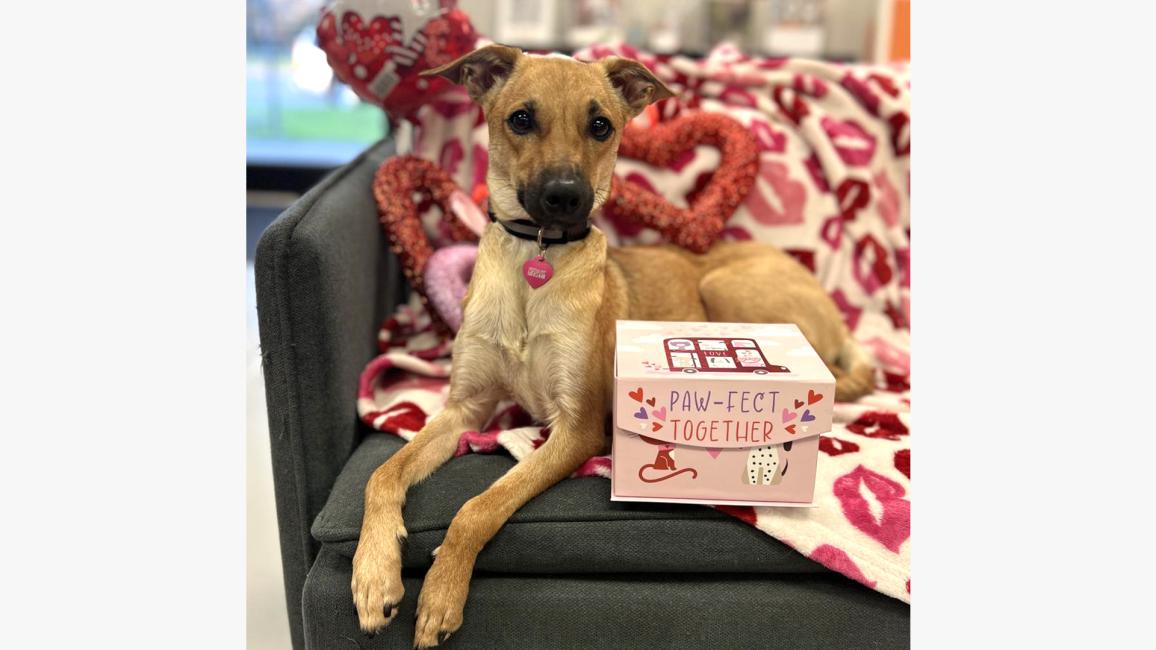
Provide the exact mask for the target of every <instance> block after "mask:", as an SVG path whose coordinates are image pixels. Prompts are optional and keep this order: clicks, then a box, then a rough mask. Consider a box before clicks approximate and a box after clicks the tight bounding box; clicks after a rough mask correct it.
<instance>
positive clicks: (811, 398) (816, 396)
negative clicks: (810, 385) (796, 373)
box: [807, 390, 823, 405]
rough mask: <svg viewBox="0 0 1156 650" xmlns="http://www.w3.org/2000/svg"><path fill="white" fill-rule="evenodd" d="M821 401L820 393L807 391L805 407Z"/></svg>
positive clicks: (821, 395)
mask: <svg viewBox="0 0 1156 650" xmlns="http://www.w3.org/2000/svg"><path fill="white" fill-rule="evenodd" d="M822 399H823V394H822V393H816V392H815V391H814V390H808V391H807V405H811V404H814V403H815V402H818V401H821V400H822Z"/></svg>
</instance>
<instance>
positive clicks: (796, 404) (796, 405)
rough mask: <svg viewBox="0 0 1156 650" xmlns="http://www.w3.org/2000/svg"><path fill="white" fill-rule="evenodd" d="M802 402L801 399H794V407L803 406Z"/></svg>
mask: <svg viewBox="0 0 1156 650" xmlns="http://www.w3.org/2000/svg"><path fill="white" fill-rule="evenodd" d="M803 403H804V402H803V400H801V399H797V400H795V408H799V407H801V406H803Z"/></svg>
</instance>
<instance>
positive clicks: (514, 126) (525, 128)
mask: <svg viewBox="0 0 1156 650" xmlns="http://www.w3.org/2000/svg"><path fill="white" fill-rule="evenodd" d="M506 122H507V123H508V124H509V125H510V130H511V131H513V132H514V133H517V134H518V135H526V134H527V133H529V132H530V131H532V130H533V129H534V117H533V116H532V115H530V111H526V110H519V111H514V112H513V113H512V114H511V115H510V117H509V118H507V119H506Z"/></svg>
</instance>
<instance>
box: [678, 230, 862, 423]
mask: <svg viewBox="0 0 1156 650" xmlns="http://www.w3.org/2000/svg"><path fill="white" fill-rule="evenodd" d="M775 253H776V254H774V255H770V254H767V255H762V256H758V257H749V258H746V259H742V258H740V259H737V260H736V261H734V262H730V263H726V264H722V265H720V266H718V267H717V268H715V269H714V270H712V271H710V272H709V273H707V274H706V275H705V276H704V277H703V279H702V281H701V282H700V283H699V295H700V296H701V297H702V302H703V305H704V306H705V307H706V313H707V316H708V318H709V319H710V320H712V321H715V322H732V323H794V324H796V325H798V326H799V330H800V331H802V332H803V336H805V337H807V341H808V342H810V344H811V347H813V348H815V351H816V352H818V353H819V357H820V358H822V359H823V362H824V363H825V364H827V367H828V368H829V369H830V370H831V373H832V374H833V375H834V376H835V391H836V399H837V400H839V401H849V400H854V399H857V398H859V397H860V396H862V395H865V394H867V393H870V392H871V389H872V386H873V384H874V372H875V371H874V366H873V365H872V364H871V360H870V358H869V357H867V356H866V355H865V354H861V353H860V351H859V349H858V346H857V345H856V343H855V341H854V339H853V338H852V337H851V333H850V332H849V331H848V329H847V326H846V324H845V323H844V322H843V314H842V313H840V311H839V308H838V307H837V306H836V305H835V302H834V301H833V300H831V297H830V296H828V295H827V292H826V291H825V290H824V289H823V287H822V285H820V284H819V281H818V280H817V279H815V276H814V275H812V274H811V272H810V271H808V270H807V269H806V268H805V267H803V266H802V265H801V264H799V263H798V262H796V261H795V260H794V259H793V258H791V257H790V256H789V255H786V254H784V253H781V252H778V251H775Z"/></svg>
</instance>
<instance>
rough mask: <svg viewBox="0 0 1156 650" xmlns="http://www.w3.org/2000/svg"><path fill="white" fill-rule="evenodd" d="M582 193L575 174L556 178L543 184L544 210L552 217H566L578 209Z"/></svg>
mask: <svg viewBox="0 0 1156 650" xmlns="http://www.w3.org/2000/svg"><path fill="white" fill-rule="evenodd" d="M581 203H582V193H581V191H580V190H579V188H578V179H577V178H574V177H573V176H566V177H564V178H554V179H551V180H548V181H546V182H545V183H543V184H542V211H543V212H545V213H546V214H547V215H549V216H551V217H565V216H568V215H570V214H572V213H574V212H576V211H577V210H578V207H579V205H580V204H581Z"/></svg>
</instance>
